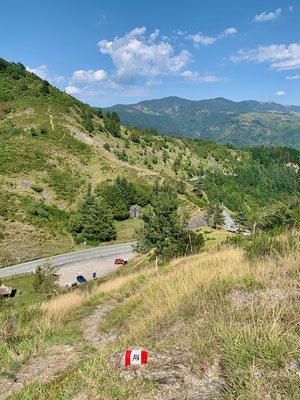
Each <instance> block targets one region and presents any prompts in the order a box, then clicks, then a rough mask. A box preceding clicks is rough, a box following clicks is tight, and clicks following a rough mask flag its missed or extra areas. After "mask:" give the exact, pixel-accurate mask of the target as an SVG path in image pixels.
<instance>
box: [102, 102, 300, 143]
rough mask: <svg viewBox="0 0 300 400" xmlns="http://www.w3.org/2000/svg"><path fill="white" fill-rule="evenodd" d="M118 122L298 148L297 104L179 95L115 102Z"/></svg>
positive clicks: (168, 132) (219, 139)
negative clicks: (185, 97)
mask: <svg viewBox="0 0 300 400" xmlns="http://www.w3.org/2000/svg"><path fill="white" fill-rule="evenodd" d="M105 111H110V112H112V111H115V112H117V113H118V114H119V115H120V118H121V122H122V123H123V124H124V125H126V124H131V125H138V126H140V127H141V128H146V127H152V128H155V129H158V130H159V131H160V132H162V133H164V134H166V135H170V136H185V137H192V138H199V139H210V140H214V141H216V142H218V143H227V142H229V143H232V144H234V145H235V146H238V147H242V146H257V145H265V146H289V147H294V148H296V149H298V150H300V107H299V106H290V105H286V106H285V105H282V104H279V103H276V102H272V101H270V102H258V101H253V100H250V101H241V102H234V101H230V100H227V99H224V98H216V99H210V100H200V101H191V100H186V99H181V98H180V97H166V98H163V99H159V100H146V101H142V102H140V103H137V104H129V105H121V104H118V105H115V106H113V107H108V108H106V109H105Z"/></svg>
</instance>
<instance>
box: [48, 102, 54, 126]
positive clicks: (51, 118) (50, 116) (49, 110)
mask: <svg viewBox="0 0 300 400" xmlns="http://www.w3.org/2000/svg"><path fill="white" fill-rule="evenodd" d="M48 115H49V118H50V125H51V128H52V130H53V131H54V123H53V115H52V114H51V108H50V107H49V108H48Z"/></svg>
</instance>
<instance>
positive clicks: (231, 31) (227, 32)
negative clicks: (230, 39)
mask: <svg viewBox="0 0 300 400" xmlns="http://www.w3.org/2000/svg"><path fill="white" fill-rule="evenodd" d="M236 33H237V30H236V29H235V28H227V29H226V30H225V31H224V32H223V34H222V33H221V35H220V37H222V36H230V35H235V34H236Z"/></svg>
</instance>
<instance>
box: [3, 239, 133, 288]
mask: <svg viewBox="0 0 300 400" xmlns="http://www.w3.org/2000/svg"><path fill="white" fill-rule="evenodd" d="M133 244H134V243H123V244H115V245H112V246H105V247H95V248H93V249H87V250H80V251H74V252H72V253H65V254H60V255H58V256H54V257H50V258H49V260H50V262H52V263H53V264H54V265H56V266H58V267H59V274H60V275H61V277H60V283H61V284H63V285H64V284H66V283H72V282H75V281H76V276H77V274H78V273H81V274H82V275H84V276H85V274H89V275H91V274H92V272H96V273H97V277H101V276H105V275H107V274H108V273H110V272H113V271H114V270H115V269H116V268H117V266H115V265H114V259H115V258H118V257H120V258H128V259H129V258H130V257H131V256H132V255H133V254H134V253H133V250H132V245H133ZM46 260H47V259H46V258H42V259H40V260H35V261H29V262H26V263H22V264H17V265H12V266H10V267H6V268H1V269H0V278H4V277H7V276H11V275H16V274H23V273H28V272H34V271H35V270H36V267H37V266H38V265H41V264H43V263H44V262H45V261H46ZM90 278H91V277H90V276H87V279H90Z"/></svg>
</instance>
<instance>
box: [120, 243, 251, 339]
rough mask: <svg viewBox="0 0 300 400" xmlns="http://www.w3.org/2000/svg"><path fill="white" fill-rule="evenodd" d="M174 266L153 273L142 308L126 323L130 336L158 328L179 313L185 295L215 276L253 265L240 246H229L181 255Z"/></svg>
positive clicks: (233, 273) (239, 272)
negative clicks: (213, 252)
mask: <svg viewBox="0 0 300 400" xmlns="http://www.w3.org/2000/svg"><path fill="white" fill-rule="evenodd" d="M170 267H175V269H174V270H173V271H172V272H171V273H169V274H162V275H158V276H153V278H152V279H151V280H150V281H149V283H148V284H147V285H146V287H144V288H143V291H142V293H140V301H141V303H140V307H139V312H138V313H136V314H134V315H133V316H132V318H131V319H130V323H129V324H128V326H127V327H126V331H127V332H128V338H129V340H132V339H133V338H137V337H140V336H144V335H146V333H147V332H149V331H153V330H155V328H156V326H157V325H159V324H160V323H161V322H162V321H167V320H168V318H169V316H170V315H172V314H176V311H177V310H178V309H179V307H180V306H181V305H182V304H183V303H184V302H185V299H188V298H189V297H191V296H193V295H194V294H195V292H197V291H198V290H199V288H200V287H203V286H205V285H208V284H209V283H211V282H212V281H213V280H219V279H223V278H228V277H230V276H234V277H235V278H239V277H241V276H243V275H245V274H249V273H250V266H249V265H248V263H247V262H246V261H245V260H244V258H243V251H242V250H241V249H233V248H226V249H224V250H222V251H220V252H218V253H215V254H210V253H203V254H200V255H197V256H192V257H188V258H179V259H176V260H174V261H172V262H171V263H170Z"/></svg>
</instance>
